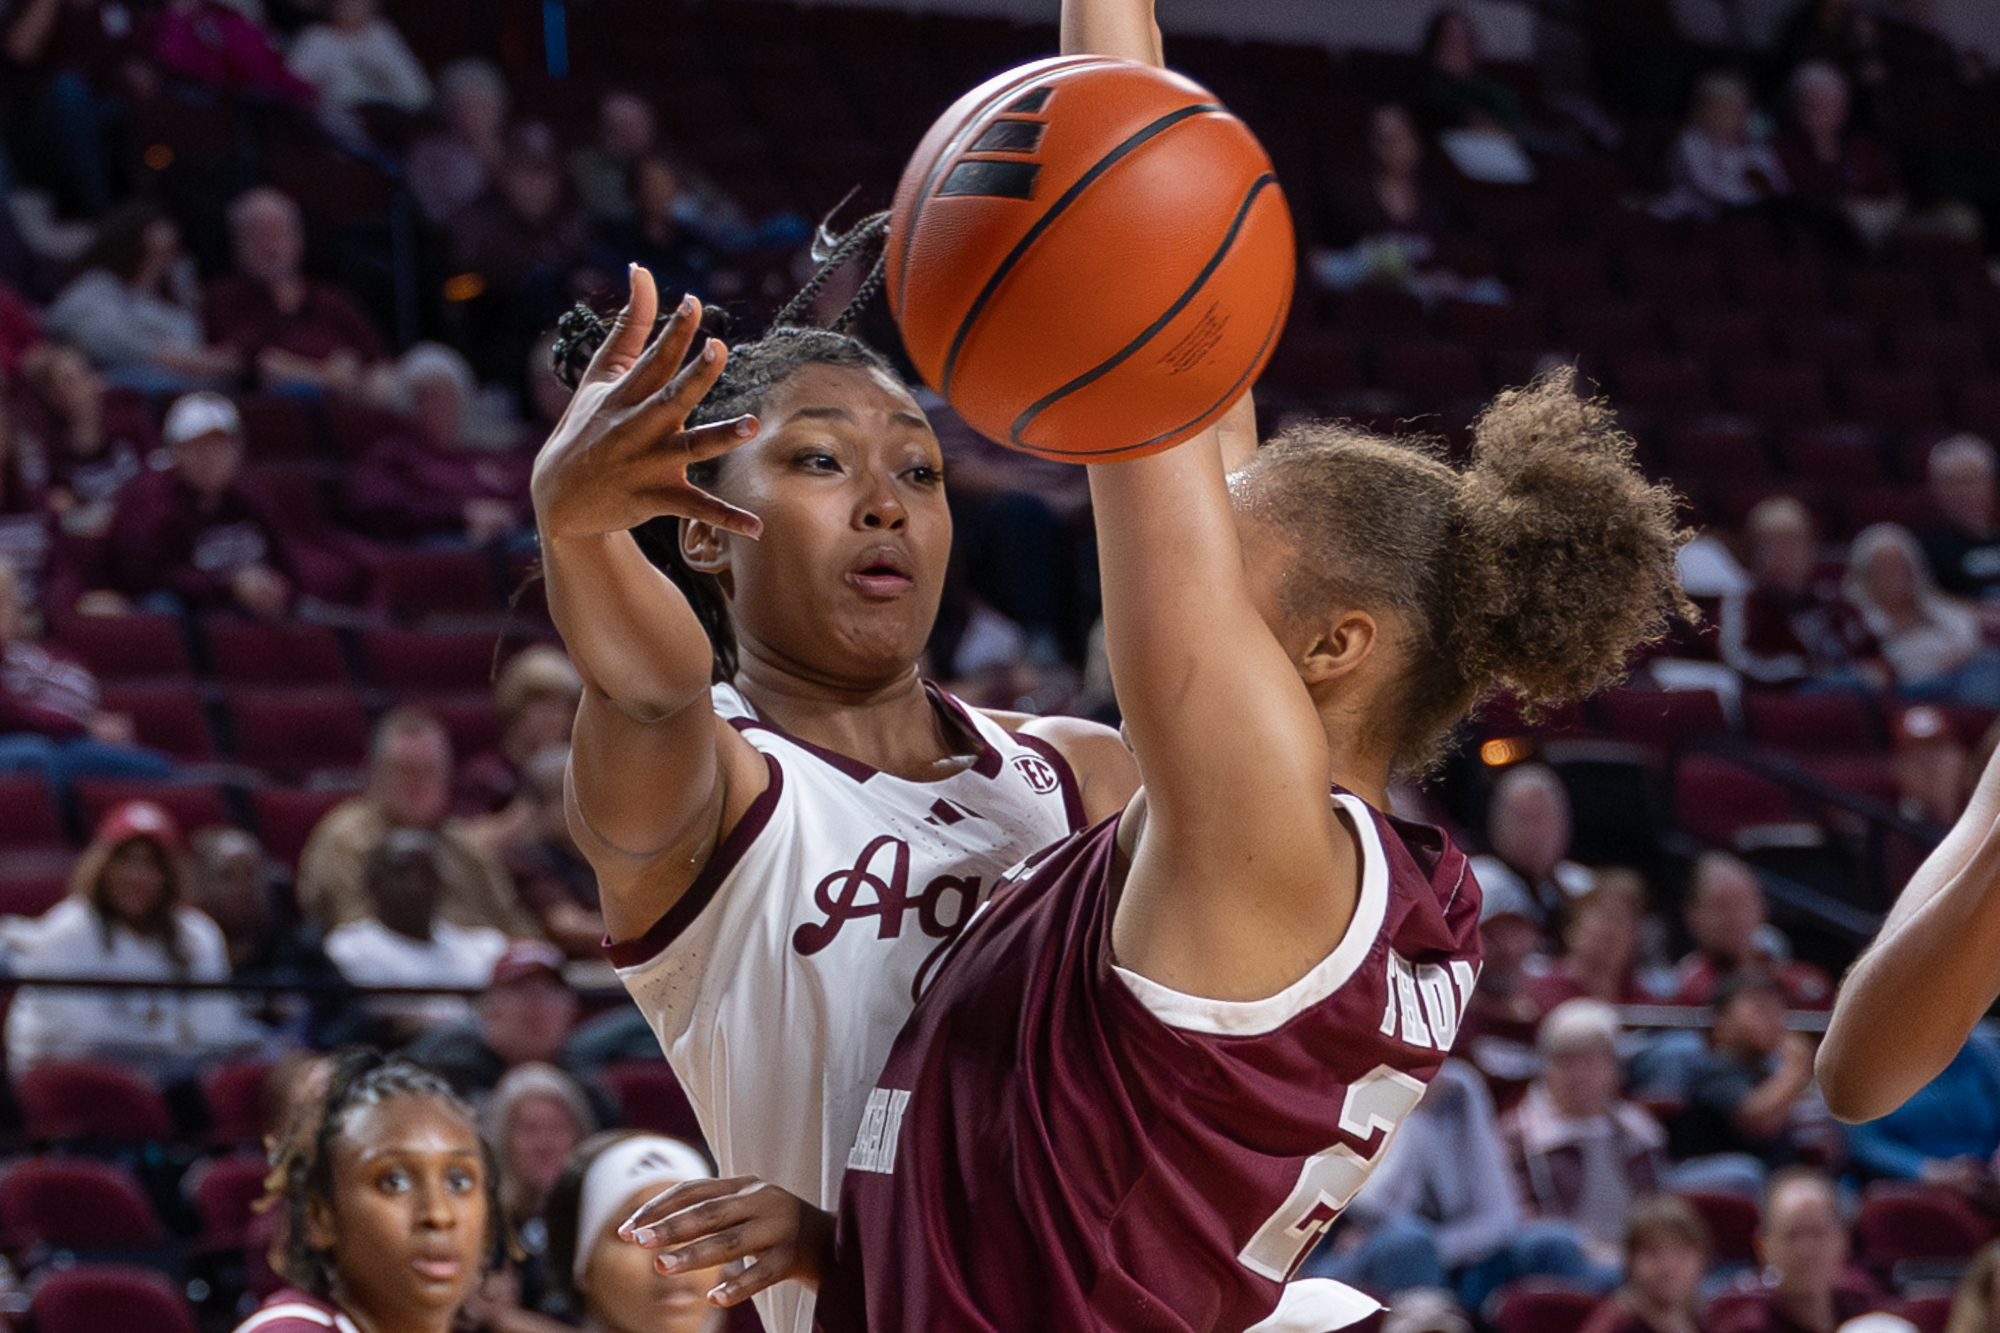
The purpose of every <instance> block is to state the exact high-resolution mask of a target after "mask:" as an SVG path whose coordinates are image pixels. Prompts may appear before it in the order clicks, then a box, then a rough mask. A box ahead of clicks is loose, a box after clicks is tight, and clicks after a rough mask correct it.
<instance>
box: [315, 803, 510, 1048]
mask: <svg viewBox="0 0 2000 1333" xmlns="http://www.w3.org/2000/svg"><path fill="white" fill-rule="evenodd" d="M443 853H444V849H443V847H442V846H441V845H440V844H439V841H438V838H437V836H436V835H435V834H433V833H430V832H427V831H426V830H423V829H418V828H395V829H390V830H389V831H388V833H387V834H385V835H384V836H383V838H382V841H381V842H379V843H378V844H376V846H375V848H374V850H373V851H372V852H371V853H370V854H369V857H368V861H367V866H366V870H365V873H364V876H363V885H364V887H365V889H366V891H367V893H368V902H369V908H370V911H369V913H368V915H367V916H365V917H363V918H361V919H359V920H355V921H348V922H345V923H343V924H341V925H338V926H335V927H334V928H333V929H332V930H330V931H328V932H327V935H326V956H327V957H329V958H331V959H332V960H333V962H334V966H336V967H338V968H339V969H340V974H341V975H342V976H343V977H345V978H347V980H348V981H349V982H351V983H352V984H354V985H356V986H359V987H362V988H363V989H366V988H367V987H369V986H442V987H448V988H451V989H471V988H472V987H475V986H478V985H480V984H481V983H482V982H484V981H485V980H486V978H487V976H488V975H489V974H490V973H491V972H492V969H493V963H494V960H495V959H497V958H499V957H500V955H501V954H503V953H505V952H506V949H507V937H506V936H505V935H503V934H501V933H500V932H499V931H497V930H495V929H493V928H492V927H491V926H457V925H453V924H452V923H451V922H449V921H446V920H444V919H442V918H441V917H440V915H439V908H440V906H441V905H442V902H443V898H444V890H445V882H444V864H443V859H444V858H443ZM363 1003H364V1005H365V1007H366V1008H367V1010H368V1012H369V1013H370V1014H372V1015H373V1016H374V1017H375V1018H376V1019H377V1020H379V1021H381V1022H382V1023H384V1024H386V1025H387V1026H388V1030H389V1032H390V1033H391V1035H392V1037H393V1039H395V1040H407V1039H408V1038H410V1037H413V1036H415V1035H416V1034H417V1033H419V1032H421V1031H423V1030H424V1029H426V1028H430V1027H435V1026H438V1025H440V1024H445V1023H454V1022H459V1021H461V1020H463V1019H464V1018H465V1016H466V1014H468V1013H469V1012H470V1006H469V1005H468V1004H467V1002H466V1000H465V999H464V998H463V997H462V996H458V995H396V996H375V997H371V998H367V999H365V1000H364V1001H363Z"/></svg>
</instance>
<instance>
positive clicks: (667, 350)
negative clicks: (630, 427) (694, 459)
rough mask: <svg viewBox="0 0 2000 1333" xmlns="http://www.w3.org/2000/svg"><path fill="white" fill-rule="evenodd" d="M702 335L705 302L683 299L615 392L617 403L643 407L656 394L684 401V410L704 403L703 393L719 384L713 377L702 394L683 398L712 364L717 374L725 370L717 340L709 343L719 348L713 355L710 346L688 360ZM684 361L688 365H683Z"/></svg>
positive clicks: (705, 383)
mask: <svg viewBox="0 0 2000 1333" xmlns="http://www.w3.org/2000/svg"><path fill="white" fill-rule="evenodd" d="M700 332H701V302H700V301H697V300H696V299H695V298H694V297H692V296H687V297H683V298H682V300H681V303H680V305H678V306H676V307H675V308H674V310H673V313H672V314H670V315H668V316H667V322H666V325H665V326H664V327H663V328H661V330H660V336H659V337H657V338H655V339H653V342H652V345H651V346H649V347H647V348H646V350H645V351H643V352H641V353H640V354H639V359H638V360H637V361H635V362H633V364H632V371H631V373H630V374H628V375H627V376H626V377H625V378H624V380H623V381H622V382H620V384H619V385H618V388H617V390H616V391H615V393H614V398H615V399H616V401H618V402H620V403H629V404H640V403H645V402H646V401H647V399H648V398H649V397H650V396H652V395H661V396H663V397H668V398H670V399H671V400H672V401H676V402H681V403H682V404H683V410H685V409H686V408H688V407H693V406H694V405H695V404H696V403H698V402H700V401H701V396H702V394H705V393H707V392H708V386H709V385H710V384H713V383H714V382H715V377H714V375H713V374H709V375H708V376H707V378H706V380H705V381H704V382H702V383H701V387H700V390H699V392H697V393H695V395H694V396H693V397H691V398H686V397H684V396H683V387H684V386H685V385H687V384H688V383H690V382H692V381H695V380H699V379H701V377H702V372H703V371H704V370H706V369H709V368H710V366H711V363H714V364H713V370H715V371H720V370H721V368H722V367H721V365H720V362H721V361H722V355H721V352H720V348H721V346H722V344H721V343H719V342H717V341H716V340H715V339H713V338H710V339H708V340H707V342H708V343H709V344H712V345H713V346H714V347H715V348H716V349H717V350H716V351H715V352H714V353H713V354H710V353H709V350H708V347H706V346H705V347H704V348H703V349H702V350H703V355H701V356H699V357H696V358H695V359H694V360H693V361H691V362H688V361H687V356H688V349H689V348H690V347H692V346H693V345H694V342H695V339H696V337H697V336H698V335H699V334H700ZM683 362H687V364H686V365H683V364H682V363H683Z"/></svg>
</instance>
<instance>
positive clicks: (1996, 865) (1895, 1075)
mask: <svg viewBox="0 0 2000 1333" xmlns="http://www.w3.org/2000/svg"><path fill="white" fill-rule="evenodd" d="M1996 824H2000V755H1996V756H1995V757H1994V759H1992V760H1989V761H1988V763H1987V765H1986V771H1985V773H1983V774H1982V775H1981V776H1980V779H1979V786H1978V788H1977V789H1976V790H1975V791H1974V792H1973V794H1972V800H1971V802H1970V803H1969V804H1968V805H1967V806H1966V809H1965V813H1964V814H1962V815H1960V816H1959V818H1958V822H1957V823H1956V824H1954V825H1953V826H1952V829H1951V832H1950V833H1948V834H1946V835H1945V840H1944V841H1943V842H1942V843H1940V844H1939V845H1938V848H1937V850H1936V851H1934V852H1932V853H1931V854H1930V856H1929V857H1928V858H1926V859H1925V861H1924V863H1923V865H1921V866H1919V867H1918V868H1917V873H1916V874H1914V875H1912V876H1911V877H1910V882H1909V885H1908V886H1907V887H1906V888H1904V890H1903V892H1902V894H1901V896H1899V897H1898V898H1897V899H1896V902H1895V905H1894V906H1893V907H1891V908H1890V909H1889V915H1888V919H1887V920H1885V921H1884V922H1883V923H1882V930H1881V933H1880V934H1879V935H1877V936H1876V937H1875V941H1874V943H1872V944H1870V945H1869V946H1868V948H1867V949H1866V950H1864V951H1863V952H1862V955H1861V957H1860V959H1859V960H1857V961H1856V962H1855V964H1854V967H1853V969H1852V970H1851V971H1849V972H1848V974H1847V979H1846V980H1845V981H1843V982H1842V983H1841V987H1840V994H1839V995H1838V996H1836V997H1835V999H1834V1004H1833V1017H1832V1020H1831V1021H1830V1022H1829V1023H1828V1025H1827V1029H1826V1040H1825V1041H1824V1042H1822V1043H1821V1045H1820V1048H1819V1059H1818V1065H1817V1072H1818V1074H1819V1081H1820V1087H1821V1089H1822V1091H1823V1092H1824V1093H1825V1094H1826V1103H1827V1105H1828V1106H1829V1107H1830V1108H1832V1110H1833V1113H1834V1114H1835V1115H1837V1116H1839V1117H1840V1118H1841V1119H1842V1120H1849V1121H1854V1120H1872V1119H1874V1118H1876V1117H1877V1116H1882V1115H1887V1114H1888V1113H1889V1112H1890V1111H1893V1110H1894V1109H1895V1108H1897V1107H1898V1106H1901V1105H1902V1104H1903V1103H1904V1102H1905V1101H1908V1100H1909V1098H1910V1096H1911V1094H1912V1093H1914V1092H1916V1090H1917V1089H1919V1088H1921V1087H1923V1085H1924V1084H1926V1083H1928V1082H1930V1081H1931V1080H1932V1079H1933V1078H1935V1077H1937V1075H1938V1073H1939V1072H1940V1071H1941V1070H1943V1068H1944V1067H1945V1066H1946V1065H1947V1064H1949V1063H1951V1059H1952V1057H1953V1056H1955V1055H1957V1054H1958V1050H1959V1048H1960V1047H1961V1046H1963V1045H1964V1044H1965V1040H1966V1038H1967V1037H1968V1036H1970V1035H1971V1033H1972V1028H1973V1025H1974V1024H1976V1023H1978V1021H1979V1019H1980V1017H1981V1015H1983V1014H1984V1013H1985V1012H1986V1010H1987V1008H1988V1007H1989V1006H1991V1005H1992V1003H1993V1001H1994V998H1995V997H1996V996H2000V828H1996Z"/></svg>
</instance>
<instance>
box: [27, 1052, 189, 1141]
mask: <svg viewBox="0 0 2000 1333" xmlns="http://www.w3.org/2000/svg"><path fill="white" fill-rule="evenodd" d="M14 1090H15V1093H16V1095H17V1096H18V1097H19V1100H20V1103H21V1129H22V1132H23V1133H24V1134H26V1135H27V1136H28V1138H30V1139H32V1140H36V1141H38V1142H53V1141H60V1140H67V1139H85V1140H90V1141H93V1142H102V1143H158V1142H164V1141H165V1140H167V1139H168V1138H170V1137H171V1136H172V1133H173V1126H172V1123H171V1121H170V1120H169V1118H168V1115H167V1103H166V1099H165V1098H163V1097H162V1096H161V1095H160V1093H159V1090H158V1089H157V1088H155V1087H154V1086H153V1085H152V1084H151V1083H149V1082H147V1081H146V1080H145V1079H144V1078H142V1077H140V1076H139V1075H138V1074H135V1073H133V1072H132V1071H131V1070H130V1069H127V1068H125V1067H124V1066H123V1065H118V1064H113V1063H111V1062H110V1061H108V1060H45V1061H43V1062H42V1063H40V1064H38V1065H36V1066H34V1067H33V1068H32V1069H30V1070H28V1072H27V1073H25V1074H23V1075H21V1076H20V1077H19V1078H17V1079H16V1080H15V1081H14Z"/></svg>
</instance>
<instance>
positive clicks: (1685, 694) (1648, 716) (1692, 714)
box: [1595, 690, 1729, 750]
mask: <svg viewBox="0 0 2000 1333" xmlns="http://www.w3.org/2000/svg"><path fill="white" fill-rule="evenodd" d="M1595 706H1596V709H1597V717H1598V721H1599V723H1600V724H1602V726H1603V727H1604V729H1605V731H1607V732H1609V733H1610V734H1611V735H1612V736H1614V737H1616V738H1617V739H1619V740H1627V741H1637V742H1639V743H1640V744H1642V745H1652V746H1657V747H1658V748H1660V749H1663V750H1664V749H1671V748H1673V747H1674V746H1677V745H1681V744H1683V743H1685V742H1687V741H1690V740H1695V739H1698V738H1700V737H1704V736H1726V735H1728V733H1729V719H1728V718H1727V717H1726V716H1725V715H1724V714H1723V711H1722V700H1721V699H1720V698H1718V697H1717V695H1716V693H1715V691H1713V690H1606V691H1605V692H1604V693H1602V694H1600V695H1599V696H1598V697H1597V699H1596V701H1595Z"/></svg>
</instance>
